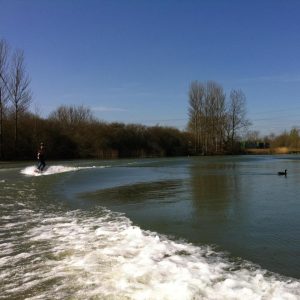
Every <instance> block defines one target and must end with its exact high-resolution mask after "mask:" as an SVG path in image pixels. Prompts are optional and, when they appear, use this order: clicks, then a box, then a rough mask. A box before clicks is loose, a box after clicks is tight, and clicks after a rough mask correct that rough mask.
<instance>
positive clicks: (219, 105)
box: [205, 81, 226, 153]
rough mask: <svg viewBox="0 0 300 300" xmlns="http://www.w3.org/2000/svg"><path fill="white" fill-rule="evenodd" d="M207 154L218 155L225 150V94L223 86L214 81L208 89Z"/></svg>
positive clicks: (209, 84) (208, 85)
mask: <svg viewBox="0 0 300 300" xmlns="http://www.w3.org/2000/svg"><path fill="white" fill-rule="evenodd" d="M206 90H207V91H206V101H205V106H206V122H207V126H206V127H207V142H206V144H207V152H210V153H218V152H221V151H222V150H223V149H222V148H223V140H224V124H225V118H226V117H225V116H226V110H225V98H226V97H225V93H224V91H223V88H222V86H221V85H219V84H218V83H216V82H214V81H210V82H208V83H207V87H206Z"/></svg>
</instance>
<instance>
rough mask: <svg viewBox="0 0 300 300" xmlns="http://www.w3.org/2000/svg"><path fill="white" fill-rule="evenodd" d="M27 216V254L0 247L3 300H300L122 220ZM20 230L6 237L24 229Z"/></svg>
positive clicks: (257, 276) (291, 284)
mask: <svg viewBox="0 0 300 300" xmlns="http://www.w3.org/2000/svg"><path fill="white" fill-rule="evenodd" d="M24 214H28V216H29V215H30V214H31V220H32V222H36V224H34V226H32V227H31V229H29V230H27V232H26V233H25V234H24V243H26V245H25V244H24V245H23V248H20V247H19V249H24V250H23V252H22V251H21V252H20V251H19V250H18V251H16V249H15V248H14V241H13V240H11V241H8V242H7V243H2V244H0V250H1V252H2V253H3V255H2V257H1V259H0V269H2V270H5V271H4V272H2V273H1V275H0V281H2V282H3V283H4V288H3V289H2V291H1V289H0V291H1V292H2V296H3V297H7V298H9V297H12V298H14V297H15V296H18V295H26V299H139V300H142V299H145V300H146V299H147V300H148V299H170V300H176V299H178V300H184V299H214V300H225V299H242V300H247V299H249V300H254V299H264V300H267V299H278V300H279V299H280V300H283V299H287V300H292V299H293V300H296V299H300V282H299V281H297V280H288V279H285V278H282V279H281V278H279V277H275V276H270V275H267V273H266V271H264V270H262V269H257V268H251V267H249V266H247V265H246V264H245V266H239V267H237V266H236V265H234V264H232V263H230V262H228V261H227V260H226V259H224V258H222V256H221V255H220V254H218V253H216V252H214V251H212V250H211V249H210V248H209V247H196V246H193V245H191V244H188V243H184V242H175V241H172V240H170V239H168V238H166V237H164V236H160V235H157V234H155V233H153V232H148V231H143V230H141V229H140V228H139V227H137V226H133V225H132V224H131V222H130V220H128V219H127V218H126V217H124V216H122V215H119V214H113V213H111V212H109V211H104V212H102V214H99V215H100V217H95V216H92V215H88V214H87V213H86V212H82V211H80V210H78V211H75V212H74V211H73V212H69V213H66V214H64V215H62V214H61V215H57V214H55V215H50V214H48V215H43V214H42V213H41V214H38V213H34V212H33V211H30V210H25V209H23V212H22V215H23V216H24ZM101 215H102V216H101ZM16 220H17V219H16ZM19 223H20V221H18V222H17V223H15V224H14V226H13V227H11V226H12V225H7V226H8V227H7V228H3V229H4V231H5V230H7V231H9V232H11V230H18V228H19V227H20V228H24V227H23V226H24V224H19ZM25 246H26V247H25ZM11 278H14V280H11ZM6 283H7V284H6ZM0 286H1V284H0ZM0 298H1V296H0Z"/></svg>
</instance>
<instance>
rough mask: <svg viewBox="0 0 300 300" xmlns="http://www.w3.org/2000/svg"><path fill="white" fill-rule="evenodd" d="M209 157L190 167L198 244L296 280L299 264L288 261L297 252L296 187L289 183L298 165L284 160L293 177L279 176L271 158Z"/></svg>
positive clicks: (276, 163)
mask: <svg viewBox="0 0 300 300" xmlns="http://www.w3.org/2000/svg"><path fill="white" fill-rule="evenodd" d="M212 159H213V158H208V159H202V160H197V159H196V160H195V161H194V163H193V164H191V166H190V175H191V177H190V184H191V193H192V202H193V206H194V208H195V211H194V224H196V225H195V226H198V228H199V230H198V232H199V233H200V235H201V237H199V241H201V242H205V243H208V244H216V245H218V246H220V247H221V249H223V250H227V251H229V252H230V253H231V254H232V255H234V256H240V257H244V258H247V259H249V260H251V261H254V262H256V263H258V264H261V265H263V266H264V267H266V268H268V269H271V270H274V271H276V272H279V273H284V274H289V275H291V276H294V277H298V278H299V276H300V264H299V261H298V260H294V259H293V257H294V255H295V253H296V252H297V251H299V234H298V233H297V231H298V229H297V228H299V225H300V223H299V218H298V217H297V215H299V213H300V205H299V202H298V201H297V200H296V199H297V197H298V196H297V195H298V193H299V187H298V185H295V184H294V181H295V177H298V179H299V173H298V172H299V165H298V169H297V167H296V166H295V165H294V162H293V161H289V162H285V165H287V164H289V165H290V166H289V167H288V168H289V169H293V170H294V173H291V174H289V176H288V177H287V178H284V177H280V176H277V170H280V169H284V166H283V165H282V161H278V160H274V159H272V158H271V159H270V158H267V159H265V160H261V158H260V157H258V158H257V159H256V158H252V157H251V158H246V159H243V158H239V157H237V158H216V159H215V160H216V161H215V162H211V160H212ZM279 257H280V259H279ZM292 261H293V263H291V262H292Z"/></svg>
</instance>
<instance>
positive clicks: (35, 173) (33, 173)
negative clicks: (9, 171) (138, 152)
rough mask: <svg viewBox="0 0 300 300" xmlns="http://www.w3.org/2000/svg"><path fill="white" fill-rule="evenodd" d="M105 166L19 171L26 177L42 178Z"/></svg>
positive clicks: (55, 167) (26, 169)
mask: <svg viewBox="0 0 300 300" xmlns="http://www.w3.org/2000/svg"><path fill="white" fill-rule="evenodd" d="M106 167H107V166H99V167H96V166H91V167H70V166H62V165H61V166H49V167H46V169H45V171H43V172H39V171H38V170H37V168H36V166H30V167H26V168H25V169H22V170H21V174H24V175H28V176H42V175H53V174H59V173H65V172H74V171H78V170H85V169H93V168H106Z"/></svg>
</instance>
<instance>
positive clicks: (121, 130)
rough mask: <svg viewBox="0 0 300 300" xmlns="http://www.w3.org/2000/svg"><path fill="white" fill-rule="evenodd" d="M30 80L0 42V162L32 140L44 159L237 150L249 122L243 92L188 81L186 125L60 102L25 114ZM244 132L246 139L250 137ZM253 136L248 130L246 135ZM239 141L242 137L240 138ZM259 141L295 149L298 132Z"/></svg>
mask: <svg viewBox="0 0 300 300" xmlns="http://www.w3.org/2000/svg"><path fill="white" fill-rule="evenodd" d="M31 101H32V93H31V89H30V78H29V75H28V73H27V72H26V68H25V59H24V52H23V51H22V50H15V51H10V47H9V46H8V44H7V42H6V41H5V40H3V39H2V40H0V160H4V159H6V160H10V159H34V158H35V156H36V150H37V147H38V144H39V143H40V142H41V141H43V142H44V143H45V144H46V148H47V155H48V158H51V159H74V158H99V159H102V158H123V157H149V156H179V155H214V154H234V153H235V154H237V153H242V148H241V141H242V137H245V136H247V135H245V133H246V132H248V128H249V126H250V121H249V120H248V118H247V116H246V96H245V94H244V93H243V91H241V90H238V89H233V90H231V92H230V94H229V95H228V96H227V95H226V94H225V92H224V90H223V87H222V86H221V85H220V84H219V83H217V82H214V81H209V82H206V83H203V82H199V81H193V82H191V84H190V87H189V91H188V124H187V128H186V130H184V131H181V130H178V129H176V128H173V127H161V126H144V125H141V124H123V123H118V122H113V123H107V122H103V121H100V120H98V119H97V118H95V117H94V115H93V114H92V112H91V110H90V109H89V108H87V107H84V106H64V105H63V106H60V107H58V108H57V109H56V110H55V111H53V112H52V113H51V114H50V115H49V116H48V117H47V118H42V117H40V116H39V115H38V113H32V112H30V110H29V108H30V105H31ZM250 135H251V134H250V133H249V132H248V140H253V138H252V137H250ZM252 135H253V134H252ZM244 140H245V139H244ZM265 140H268V143H269V144H271V146H274V147H275V146H290V145H292V146H293V147H299V146H300V138H299V130H297V129H293V130H292V131H291V132H290V133H287V132H285V133H283V134H281V135H279V136H275V135H272V136H269V137H266V138H265Z"/></svg>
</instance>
